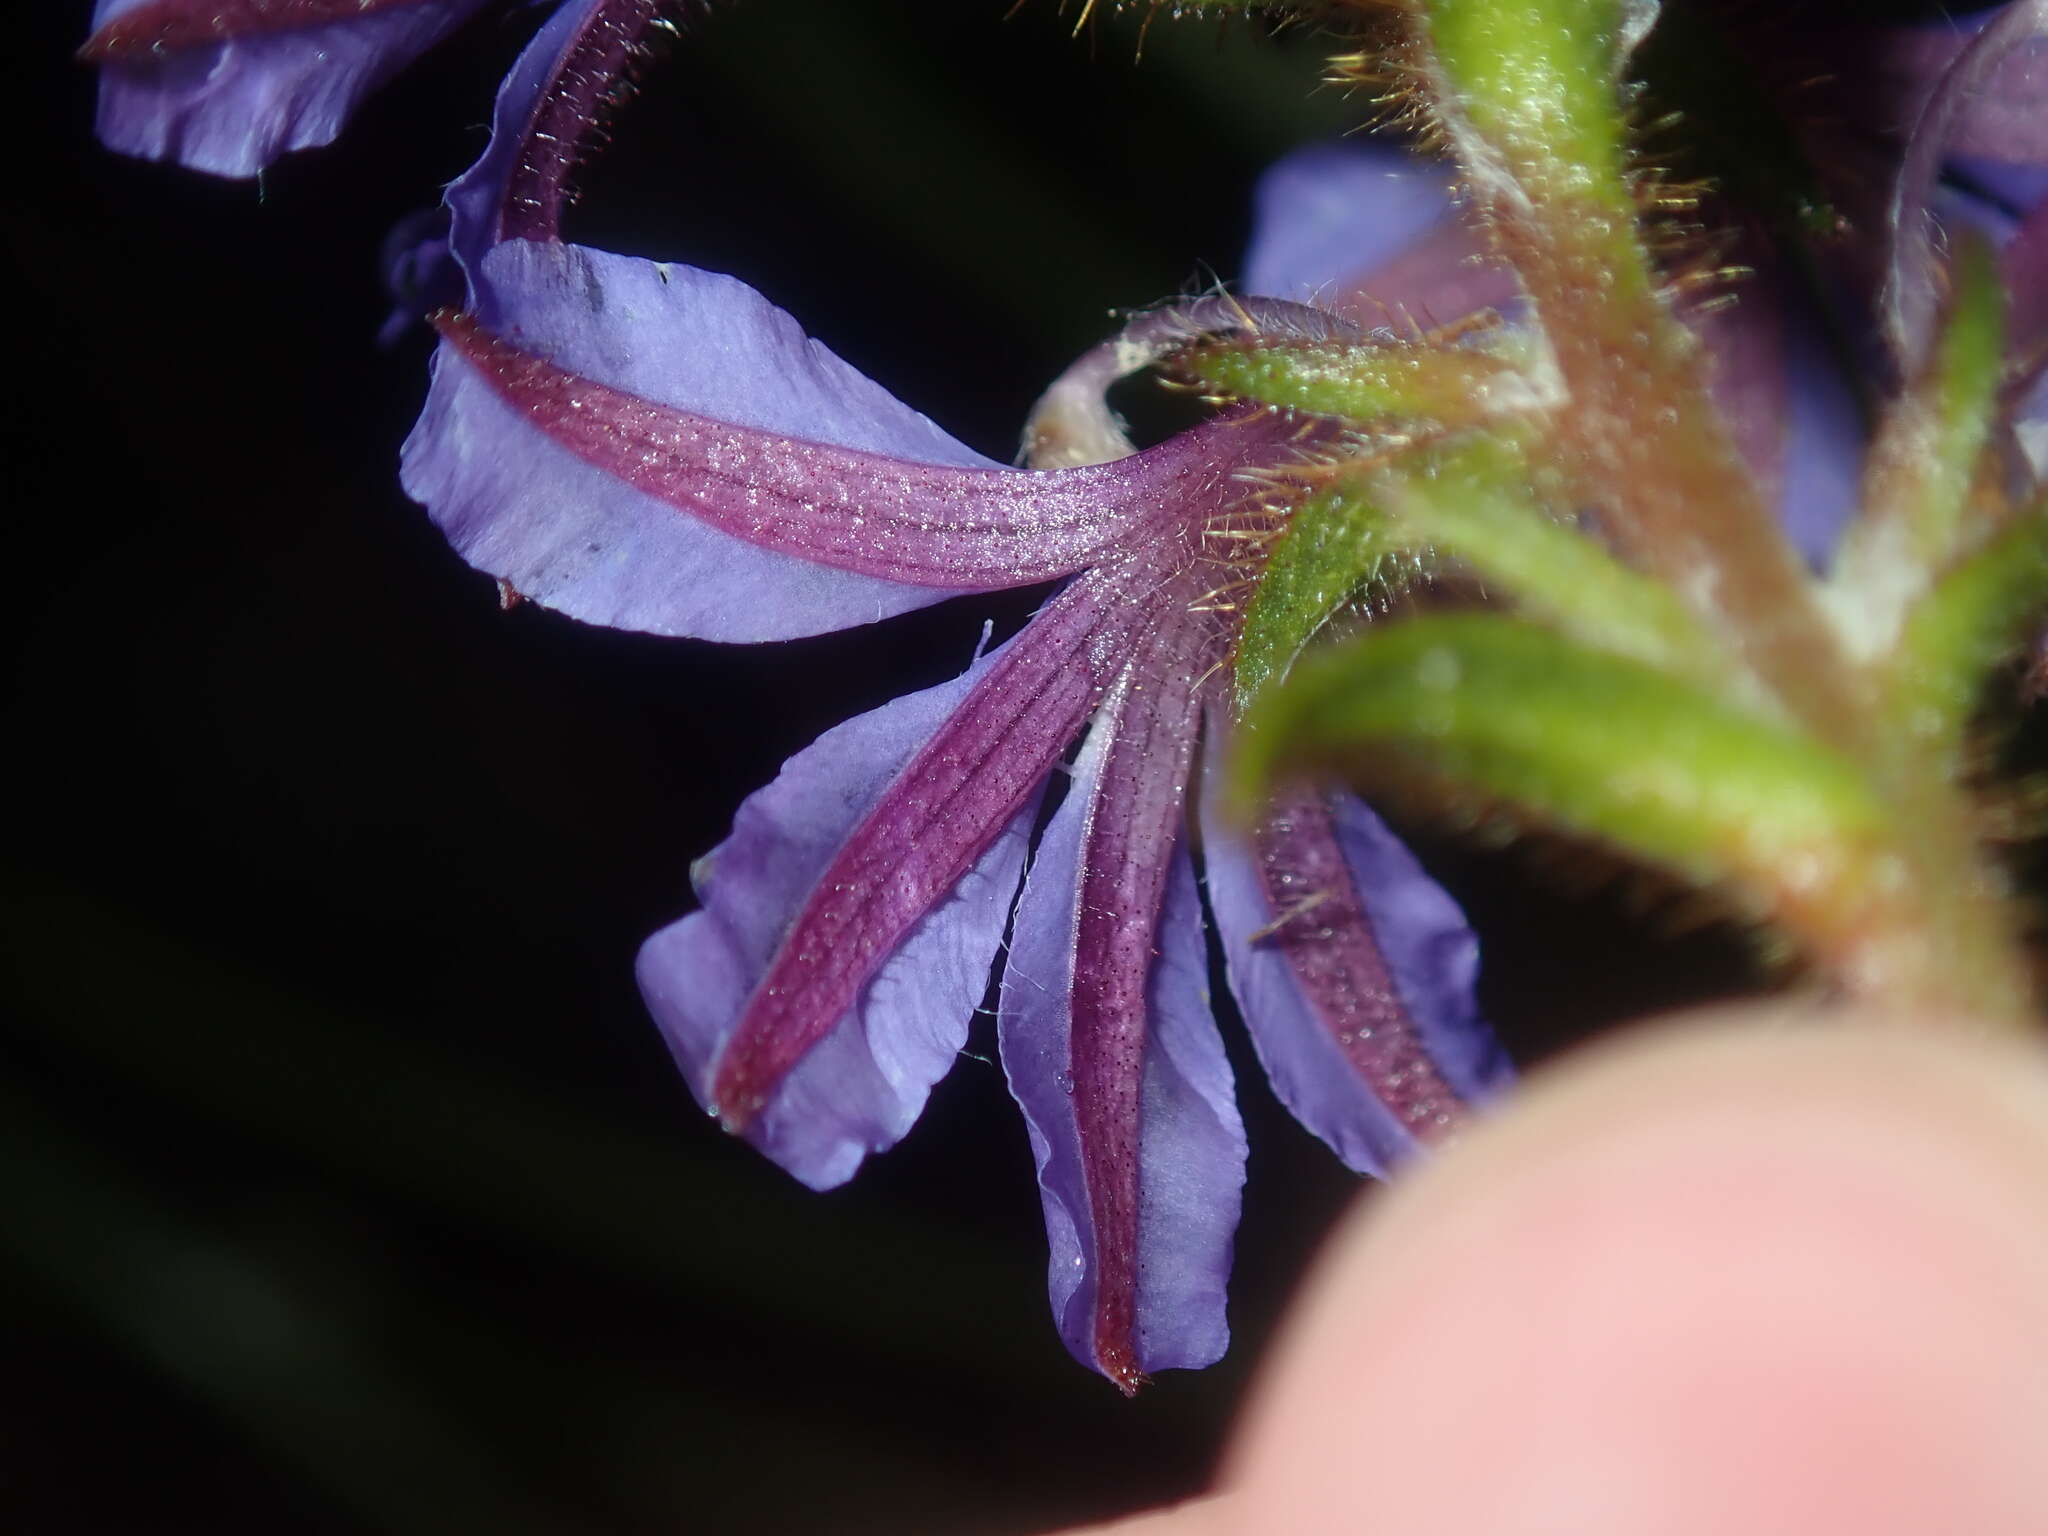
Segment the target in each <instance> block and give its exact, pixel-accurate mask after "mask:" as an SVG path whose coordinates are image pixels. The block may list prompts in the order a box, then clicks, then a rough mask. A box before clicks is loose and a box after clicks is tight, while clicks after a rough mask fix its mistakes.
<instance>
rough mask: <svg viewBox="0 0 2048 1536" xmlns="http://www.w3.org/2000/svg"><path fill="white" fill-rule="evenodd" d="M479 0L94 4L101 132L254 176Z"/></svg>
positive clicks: (337, 118)
mask: <svg viewBox="0 0 2048 1536" xmlns="http://www.w3.org/2000/svg"><path fill="white" fill-rule="evenodd" d="M485 3H486V0H385V3H384V4H382V5H381V6H379V7H377V8H374V9H361V8H359V7H358V6H357V5H356V4H355V3H354V0H348V3H346V4H343V5H337V4H333V3H322V0H286V3H269V4H261V3H259V4H251V3H250V0H241V3H239V4H233V5H229V4H223V3H221V0H100V4H99V5H98V6H97V7H96V8H95V10H94V12H93V27H94V34H93V37H92V39H91V41H89V42H88V43H87V44H86V47H85V55H86V57H87V58H89V59H91V60H93V61H94V62H96V63H98V64H99V66H100V101H99V117H98V128H99V134H100V138H101V139H102V140H103V141H104V142H105V143H106V144H107V145H108V147H109V148H112V149H117V150H120V151H121V152H122V153H123V154H130V155H140V156H143V157H145V158H147V159H152V160H176V161H179V162H181V163H182V164H185V165H188V166H191V167H192V168H193V169H194V170H201V171H211V172H213V173H214V174H216V175H220V176H253V175H254V174H255V173H256V172H257V171H260V170H262V169H263V167H264V166H266V165H268V164H270V162H271V161H273V160H275V159H276V158H277V157H278V156H279V155H282V154H284V153H286V152H287V151H290V150H295V149H307V148H311V147H312V146H314V145H317V144H326V143H328V142H330V141H331V140H332V139H333V138H334V137H335V135H336V134H338V133H339V132H340V131H341V129H342V126H343V124H344V123H346V122H347V121H348V118H349V115H350V114H351V113H352V112H354V111H355V109H356V106H357V104H358V103H359V102H361V101H362V99H363V98H364V97H365V96H367V95H368V94H369V93H370V92H371V91H372V90H374V89H375V88H376V87H377V86H378V85H380V84H382V83H383V82H384V81H385V80H386V79H387V78H389V77H390V76H391V75H392V74H393V73H395V72H396V71H397V70H399V69H400V68H402V67H403V66H404V65H406V64H408V63H410V62H411V61H412V60H413V59H415V58H417V57H418V56H419V55H420V54H422V53H424V52H425V51H426V50H427V49H428V48H430V47H432V46H433V45H434V44H435V43H437V42H439V41H440V40H441V39H442V38H443V37H445V36H446V35H447V34H448V33H450V32H452V31H454V30H455V28H456V27H457V26H459V25H461V23H462V22H463V21H464V20H466V19H467V18H468V17H469V16H471V15H473V14H474V13H475V12H476V11H477V10H479V9H481V8H482V6H483V5H484V4H485ZM244 13H246V14H244ZM216 18H218V19H219V20H220V21H221V26H220V27H215V26H214V25H213V24H214V22H215V20H216ZM281 19H282V22H283V24H280V20H281ZM228 27H234V28H237V30H232V31H227V33H226V35H219V34H220V32H221V31H222V30H223V29H224V28H228Z"/></svg>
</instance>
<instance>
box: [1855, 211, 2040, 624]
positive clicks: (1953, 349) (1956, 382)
mask: <svg viewBox="0 0 2048 1536" xmlns="http://www.w3.org/2000/svg"><path fill="white" fill-rule="evenodd" d="M1950 271H1951V273H1952V275H1953V281H1954V299H1953V301H1952V302H1951V304H1950V307H1949V315H1948V321H1947V324H1946V325H1945V326H1944V327H1943V329H1942V333H1941V338H1940V340H1939V342H1938V343H1937V344H1936V346H1935V348H1934V352H1933V356H1932V357H1931V358H1930V359H1929V362H1928V366H1927V369H1926V371H1925V372H1924V373H1923V374H1922V375H1921V377H1920V378H1919V379H1918V380H1917V381H1916V382H1915V384H1914V386H1913V387H1912V389H1910V390H1909V391H1908V392H1907V393H1906V395H1905V396H1904V397H1903V398H1901V399H1900V400H1899V402H1898V403H1897V404H1896V405H1895V406H1894V407H1893V408H1892V412H1891V414H1890V415H1889V417H1888V418H1887V419H1886V420H1885V422H1884V423H1883V425H1882V427H1881V429H1880V431H1879V434H1878V439H1877V442H1876V443H1875V444H1874V445H1873V446H1872V449H1871V455H1870V461H1871V473H1870V476H1869V482H1868V487H1867V489H1868V495H1867V496H1866V500H1865V506H1864V509H1863V512H1862V514H1861V515H1860V516H1859V517H1858V519H1857V521H1856V522H1855V523H1854V524H1852V525H1851V526H1850V528H1849V530H1848V532H1847V533H1846V534H1845V535H1844V536H1843V539H1842V544H1841V549H1840V552H1839V554H1838V555H1837V556H1836V559H1835V563H1834V567H1833V569H1832V570H1831V571H1830V572H1829V573H1828V600H1829V603H1830V605H1831V606H1832V607H1833V608H1834V610H1835V613H1836V615H1837V618H1838V621H1839V623H1840V624H1841V626H1842V628H1843V631H1844V633H1845V635H1846V636H1847V638H1848V639H1849V642H1850V646H1851V649H1852V650H1853V651H1855V652H1856V653H1858V654H1860V655H1864V656H1875V655H1880V654H1882V653H1883V652H1884V650H1886V649H1887V648H1888V647H1889V646H1890V645H1891V643H1892V641H1893V640H1894V638H1895V637H1896V636H1897V635H1898V632H1899V626H1900V623H1901V621H1902V620H1903V618H1904V616H1905V613H1906V610H1907V609H1908V607H1909V606H1910V605H1911V604H1912V603H1914V602H1915V601H1916V600H1917V599H1918V598H1919V597H1920V595H1921V594H1922V593H1924V592H1925V591H1927V589H1928V588H1929V586H1930V585H1932V584H1933V583H1934V582H1935V580H1936V579H1937V577H1938V576H1939V573H1940V572H1941V571H1943V570H1944V569H1945V568H1947V567H1948V566H1949V565H1950V564H1951V563H1953V562H1954V561H1955V560H1956V558H1957V557H1958V556H1959V555H1960V554H1962V552H1963V551H1964V550H1966V549H1967V548H1969V546H1970V545H1971V544H1972V543H1974V542H1975V541H1976V539H1978V538H1980V537H1982V535H1983V532H1984V529H1983V527H1982V523H1981V521H1979V520H1975V519H1973V518H1972V516H1971V510H1972V508H1971V496H1972V491H1973V489H1974V487H1975V485H1976V482H1977V477H1978V473H1979V470H1980V468H1981V466H1982V464H1983V461H1984V455H1985V451H1986V449H1987V447H1988V446H1989V444H1990V442H1991V434H1992V429H1993V427H1994V425H1995V424H1996V421H1997V416H1998V409H1999V387H2000V384H2001V382H2002V377H2003V370H2004V365H2005V313H2006V298H2005V285H2004V280H2003V278H2002V277H2001V275H2000V272H1999V266H1998V257H1997V254H1996V253H1995V252H1994V251H1993V250H1992V249H1991V246H1990V244H1989V243H1988V242H1987V241H1985V240H1984V239H1983V238H1982V237H1980V236H1977V235H1975V234H1974V233H1971V232H1969V231H1964V232H1963V233H1962V234H1961V235H1960V236H1959V237H1958V239H1957V242H1956V250H1955V256H1954V259H1953V260H1952V262H1951V263H1950Z"/></svg>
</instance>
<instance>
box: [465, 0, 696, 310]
mask: <svg viewBox="0 0 2048 1536" xmlns="http://www.w3.org/2000/svg"><path fill="white" fill-rule="evenodd" d="M662 9H663V7H662V4H661V0H564V3H563V4H562V5H561V6H560V7H559V8H557V10H556V11H555V13H554V15H553V16H551V17H549V18H548V22H547V25H546V26H544V27H542V28H541V29H540V31H539V32H537V33H535V34H534V38H533V41H532V42H530V43H528V44H527V45H526V48H525V50H524V51H523V52H521V54H520V55H519V58H518V60H517V62H515V63H514V64H513V66H512V70H511V73H509V74H508V75H506V77H505V80H504V83H503V84H502V85H500V86H499V87H498V99H497V104H496V106H495V108H494V109H493V111H492V114H491V141H490V143H489V144H488V145H487V146H486V147H485V149H484V152H483V155H482V156H481V158H479V159H478V160H477V162H476V164H474V165H472V166H471V167H470V168H469V169H468V170H467V171H465V172H463V174H462V175H461V176H459V177H457V178H456V180H455V181H454V182H452V183H451V184H450V185H449V187H448V191H447V194H446V196H447V204H448V210H449V213H450V214H451V216H452V222H453V230H452V245H453V250H454V254H455V259H456V260H457V261H458V262H460V263H461V264H462V267H463V269H464V271H465V272H467V273H468V275H469V279H470V283H471V291H472V295H473V297H472V303H471V306H470V307H471V308H472V309H474V310H475V311H476V312H477V314H479V315H480V316H481V317H482V318H483V320H484V322H485V323H486V324H487V325H490V326H492V327H493V328H494V329H496V328H500V327H499V317H498V314H497V311H496V308H495V306H494V305H493V304H492V303H491V302H490V300H489V296H488V294H487V293H485V292H484V291H482V290H483V286H484V284H485V281H486V280H485V278H484V273H483V258H484V256H485V255H486V254H487V253H488V252H489V251H490V249H491V247H492V246H494V245H496V244H498V242H499V241H501V240H506V239H521V238H523V239H533V240H552V239H555V238H557V236H558V235H559V233H560V230H559V221H560V217H561V212H562V204H563V202H564V200H565V198H566V196H567V192H568V187H567V179H568V176H569V173H570V172H571V171H572V170H573V169H574V168H575V164H576V159H577V155H578V152H579V150H580V148H581V145H582V142H583V140H584V138H585V136H586V135H587V134H588V133H589V132H590V130H591V129H592V128H593V127H595V126H596V125H597V122H598V119H599V116H600V114H601V112H602V111H603V109H604V107H605V105H606V102H607V99H608V98H607V93H608V92H609V91H610V90H611V88H612V87H613V86H614V85H615V84H616V83H617V82H618V81H619V80H620V78H622V76H623V75H624V74H625V73H626V71H627V68H628V66H629V64H630V62H631V60H632V59H633V57H634V56H635V54H636V53H637V52H638V51H639V50H640V48H641V47H642V38H643V37H644V36H645V34H646V32H647V31H648V29H649V28H650V27H651V26H652V25H653V24H654V23H655V22H656V21H657V20H658V18H659V17H660V14H661V11H662Z"/></svg>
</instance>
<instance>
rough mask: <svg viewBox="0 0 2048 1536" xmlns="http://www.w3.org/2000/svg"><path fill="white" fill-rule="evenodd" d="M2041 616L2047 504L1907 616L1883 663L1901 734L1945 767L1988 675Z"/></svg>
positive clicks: (2046, 595) (1944, 580)
mask: <svg viewBox="0 0 2048 1536" xmlns="http://www.w3.org/2000/svg"><path fill="white" fill-rule="evenodd" d="M2044 611H2048V502H2036V503H2035V504H2034V505H2033V506H2032V507H2030V508H2029V509H2028V510H2027V511H2026V512H2025V513H2024V514H2022V515H2021V516H2020V517H2019V518H2018V519H2017V520H2015V521H2014V522H2013V523H2011V524H2010V525H2009V526H2007V527H2006V528H2004V529H2002V530H2000V531H1999V533H1998V534H1996V535H1995V536H1994V537H1993V538H1992V539H1991V540H1990V542H1988V543H1987V544H1985V545H1984V546H1983V548H1981V549H1979V550H1978V551H1977V552H1976V553H1975V554H1973V555H1971V556H1969V557H1968V558H1967V559H1965V560H1963V561H1961V562H1960V563H1958V564H1957V565H1955V566H1954V567H1953V568H1951V569H1950V570H1949V571H1948V572H1946V573H1945V574H1944V575H1943V576H1942V577H1941V579H1940V580H1939V581H1937V582H1936V583H1935V585H1934V586H1933V588H1932V589H1931V590H1930V591H1929V592H1928V593H1927V595H1926V596H1925V597H1924V598H1922V599H1921V601H1920V603H1919V604H1918V606H1916V607H1915V608H1914V610H1913V611H1912V613H1911V614H1910V615H1909V616H1908V618H1907V620H1906V624H1905V628H1904V631H1903V632H1902V633H1901V635H1900V637H1899V645H1898V649H1897V650H1896V652H1895V653H1894V654H1893V658H1892V663H1891V705H1892V709H1893V712H1894V716H1895V718H1896V719H1897V721H1898V723H1899V725H1900V727H1901V729H1903V730H1904V731H1906V732H1908V733H1910V734H1911V735H1912V736H1913V737H1914V738H1915V739H1916V740H1918V741H1919V742H1921V743H1923V744H1924V745H1926V746H1929V747H1931V748H1933V749H1934V750H1935V751H1937V752H1939V753H1941V754H1942V755H1943V757H1944V758H1945V759H1947V760H1948V761H1950V762H1951V763H1953V761H1954V758H1955V756H1956V754H1957V752H1958V749H1959V748H1960V746H1961V744H1962V740H1963V732H1964V728H1965V726H1966V725H1967V724H1968V722H1969V719H1970V716H1971V714H1972V712H1973V711H1974V709H1975V707H1976V705H1977V702H1978V700H1979V698H1980V697H1981V696H1982V694H1983V691H1984V685H1985V682H1986V680H1987V679H1988V677H1989V676H1990V673H1991V671H1992V670H1993V668H1995V667H1997V666H1998V665H1999V664H2000V663H2001V662H2003V661H2004V660H2006V659H2007V658H2008V657H2009V656H2010V655H2011V654H2012V653H2013V651H2015V650H2016V649H2017V648H2018V647H2019V646H2020V645H2022V644H2023V643H2024V642H2025V640H2026V636H2027V629H2028V626H2029V625H2030V624H2032V623H2034V622H2036V621H2038V619H2039V618H2040V615H2041V614H2042V613H2043V612H2044Z"/></svg>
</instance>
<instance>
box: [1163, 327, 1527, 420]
mask: <svg viewBox="0 0 2048 1536" xmlns="http://www.w3.org/2000/svg"><path fill="white" fill-rule="evenodd" d="M1519 350H1521V351H1522V352H1526V351H1527V350H1528V348H1527V346H1526V345H1524V346H1523V347H1521V348H1520V349H1519ZM1525 361H1526V359H1525V358H1518V357H1514V356H1509V355H1501V354H1496V353H1492V352H1485V351H1480V350H1477V349H1475V348H1470V347H1457V348H1451V347H1434V346H1426V345H1423V344H1420V343H1416V342H1403V341H1393V340H1389V341H1386V342H1383V343H1379V342H1304V341H1297V340H1279V341H1260V340H1258V339H1257V338H1253V339H1250V340H1232V341H1229V342H1224V343H1216V344H1212V345H1207V346H1201V347H1194V348H1191V349H1189V350H1188V351H1186V352H1184V353H1182V354H1181V355H1180V356H1179V357H1177V358H1176V359H1174V362H1173V370H1174V372H1175V373H1177V374H1179V375H1180V376H1181V377H1182V378H1184V379H1186V380H1188V381H1189V382H1191V383H1194V384H1196V385H1198V386H1200V387H1201V388H1202V389H1204V390H1206V391H1208V392H1209V393H1211V394H1215V395H1223V396H1227V397H1229V398H1232V399H1242V400H1257V401H1260V402H1262V403H1264V404H1267V405H1277V406H1283V407H1286V408H1288V409H1290V410H1297V411H1310V412H1313V413H1315V414H1317V415H1320V416H1335V417H1339V418H1342V419H1344V420H1348V421H1352V422H1356V423H1359V424H1361V425H1370V424H1374V423H1391V424H1393V425H1394V426H1395V427H1397V428H1398V427H1404V426H1410V427H1412V426H1416V425H1422V424H1427V425H1429V426H1433V427H1438V428H1445V427H1460V426H1466V425H1469V424H1471V423H1473V422H1477V421H1480V420H1483V419H1484V418H1486V417H1488V416H1495V415H1500V414H1503V413H1507V412H1527V411H1532V410H1536V409H1538V408H1540V407H1541V406H1543V405H1545V404H1547V403H1549V401H1548V398H1547V393H1548V392H1546V391H1543V390H1541V389H1539V388H1538V387H1537V385H1536V384H1535V382H1534V381H1533V380H1532V379H1531V378H1530V377H1529V376H1528V374H1526V373H1525V372H1524V371H1523V369H1522V367H1521V366H1519V365H1520V364H1522V363H1523V362H1525Z"/></svg>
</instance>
